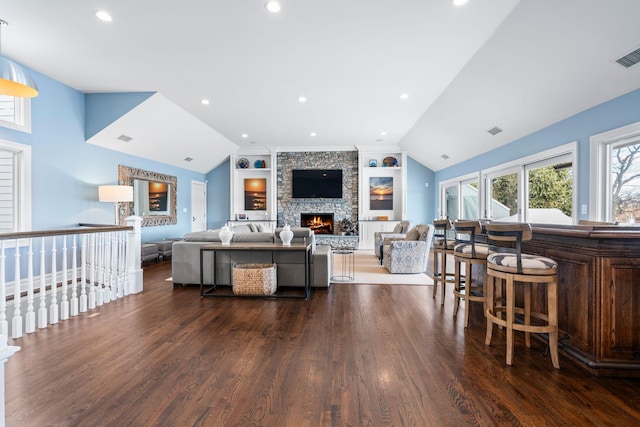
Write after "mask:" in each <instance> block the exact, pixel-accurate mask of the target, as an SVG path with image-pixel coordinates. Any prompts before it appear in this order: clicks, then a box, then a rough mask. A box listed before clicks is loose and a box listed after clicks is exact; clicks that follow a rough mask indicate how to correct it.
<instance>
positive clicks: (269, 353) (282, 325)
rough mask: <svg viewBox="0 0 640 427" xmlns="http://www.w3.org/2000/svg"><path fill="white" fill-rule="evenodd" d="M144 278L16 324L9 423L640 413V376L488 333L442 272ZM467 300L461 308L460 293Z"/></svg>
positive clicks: (520, 419) (627, 419) (612, 420)
mask: <svg viewBox="0 0 640 427" xmlns="http://www.w3.org/2000/svg"><path fill="white" fill-rule="evenodd" d="M170 275H171V271H170V263H161V264H158V265H152V266H149V267H146V268H145V272H144V276H145V286H144V288H145V290H144V292H143V293H141V294H138V295H133V296H130V297H127V298H125V299H122V300H118V301H113V302H111V303H109V304H107V305H104V306H102V307H100V308H98V309H97V310H93V311H92V312H91V313H87V314H83V315H81V316H78V317H77V318H73V319H70V320H68V321H65V322H61V323H59V324H57V325H54V326H49V327H48V328H46V329H45V330H42V331H38V332H37V333H36V334H30V335H26V336H24V337H23V338H21V339H17V340H13V341H14V342H12V344H14V345H19V346H21V347H22V350H21V351H20V352H18V353H17V354H16V356H14V357H12V358H11V359H10V360H9V361H8V362H7V364H6V423H7V426H38V427H39V426H116V425H117V426H180V425H186V426H231V425H233V426H235V425H240V426H245V425H246V426H292V427H298V426H456V425H460V426H462V425H465V426H466V425H480V426H494V425H495V426H518V425H522V426H541V425H549V426H565V425H566V426H569V425H597V426H605V425H612V426H613V425H615V426H633V425H640V410H639V409H638V408H640V402H639V400H640V398H639V395H640V392H639V391H638V390H639V389H640V387H639V386H640V381H639V380H638V379H623V378H597V377H592V376H591V375H590V374H588V373H587V372H585V371H583V370H581V369H580V368H579V367H577V366H575V365H573V364H572V363H571V362H570V361H569V360H568V359H565V358H561V369H560V370H559V371H558V370H555V369H553V367H552V366H551V361H550V360H549V357H548V356H545V355H544V354H543V353H544V346H543V345H542V344H541V343H540V342H539V341H537V340H534V342H533V345H532V348H531V349H526V348H525V347H524V340H523V338H522V337H520V336H516V338H517V339H516V349H515V360H514V365H513V366H511V367H509V366H507V365H505V363H504V359H505V338H504V334H503V333H502V331H499V330H496V331H494V338H493V340H492V344H491V346H485V345H484V332H485V321H484V317H483V316H482V313H481V310H480V309H478V308H477V307H473V310H472V312H471V319H470V325H469V328H467V329H465V328H464V327H463V324H462V323H463V316H462V315H461V316H459V318H457V317H454V316H453V313H452V309H453V298H451V297H450V295H451V294H450V292H451V289H448V290H447V292H448V294H447V299H446V302H445V305H444V307H442V306H441V305H440V296H439V295H438V297H437V298H436V299H434V298H432V296H431V291H432V288H431V287H430V286H410V285H354V284H340V285H333V286H332V287H331V289H329V290H314V292H313V294H312V296H311V298H310V300H308V301H304V300H287V299H281V300H269V299H252V298H250V299H244V298H204V299H202V298H200V297H199V289H197V288H183V287H176V288H174V287H173V286H172V284H171V283H170V282H165V281H164V279H165V278H166V277H169V276H170ZM462 304H463V305H462V307H461V309H460V310H461V311H460V313H463V310H464V309H465V308H466V307H464V303H462Z"/></svg>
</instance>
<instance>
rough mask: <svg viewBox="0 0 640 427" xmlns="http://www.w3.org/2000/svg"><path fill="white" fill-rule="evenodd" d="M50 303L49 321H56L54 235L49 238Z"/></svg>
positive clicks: (56, 285) (56, 294)
mask: <svg viewBox="0 0 640 427" xmlns="http://www.w3.org/2000/svg"><path fill="white" fill-rule="evenodd" d="M51 242H52V243H51V304H49V323H51V324H52V325H55V324H56V323H58V310H59V308H58V279H57V277H58V272H57V270H56V253H57V252H58V251H57V249H56V236H53V238H52V240H51Z"/></svg>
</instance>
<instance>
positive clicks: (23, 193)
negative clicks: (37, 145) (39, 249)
mask: <svg viewBox="0 0 640 427" xmlns="http://www.w3.org/2000/svg"><path fill="white" fill-rule="evenodd" d="M30 229H31V147H29V146H28V145H23V144H17V143H14V142H10V141H3V140H0V232H1V233H11V232H14V231H29V230H30Z"/></svg>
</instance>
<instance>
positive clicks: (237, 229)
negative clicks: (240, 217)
mask: <svg viewBox="0 0 640 427" xmlns="http://www.w3.org/2000/svg"><path fill="white" fill-rule="evenodd" d="M231 231H233V233H234V234H241V233H252V232H253V231H254V230H252V229H251V225H250V224H240V225H234V226H233V228H231Z"/></svg>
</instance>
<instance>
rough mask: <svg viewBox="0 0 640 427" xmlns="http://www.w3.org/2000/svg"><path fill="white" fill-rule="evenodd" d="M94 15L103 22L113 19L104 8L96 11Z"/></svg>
mask: <svg viewBox="0 0 640 427" xmlns="http://www.w3.org/2000/svg"><path fill="white" fill-rule="evenodd" d="M96 17H97V18H98V19H99V20H101V21H104V22H111V21H113V18H112V17H111V15H110V14H109V12H107V11H106V10H99V11H97V12H96Z"/></svg>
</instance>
